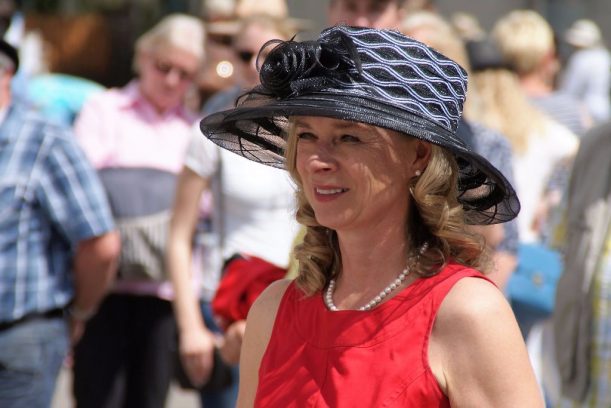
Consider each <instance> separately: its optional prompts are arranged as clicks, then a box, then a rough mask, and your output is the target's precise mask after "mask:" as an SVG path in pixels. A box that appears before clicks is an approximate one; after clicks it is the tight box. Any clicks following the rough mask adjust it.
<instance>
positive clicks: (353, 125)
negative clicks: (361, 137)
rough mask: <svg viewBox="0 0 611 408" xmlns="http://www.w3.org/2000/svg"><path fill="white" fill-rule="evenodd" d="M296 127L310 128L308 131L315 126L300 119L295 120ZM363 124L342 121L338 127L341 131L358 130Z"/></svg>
mask: <svg viewBox="0 0 611 408" xmlns="http://www.w3.org/2000/svg"><path fill="white" fill-rule="evenodd" d="M294 123H295V126H296V127H303V128H308V129H312V128H313V126H311V125H310V124H309V123H306V122H304V121H301V120H299V119H295V122H294ZM361 125H362V124H361V123H358V122H351V121H342V122H338V123H337V125H336V126H337V127H338V128H340V129H351V128H358V127H361Z"/></svg>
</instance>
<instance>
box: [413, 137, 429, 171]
mask: <svg viewBox="0 0 611 408" xmlns="http://www.w3.org/2000/svg"><path fill="white" fill-rule="evenodd" d="M432 151H433V146H432V145H431V144H430V143H428V142H425V141H423V140H420V139H416V146H415V152H416V155H415V156H414V160H413V163H412V169H413V170H414V171H416V170H420V171H421V172H424V169H425V168H426V166H428V164H429V160H430V159H431V154H432Z"/></svg>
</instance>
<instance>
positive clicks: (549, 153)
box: [513, 120, 579, 242]
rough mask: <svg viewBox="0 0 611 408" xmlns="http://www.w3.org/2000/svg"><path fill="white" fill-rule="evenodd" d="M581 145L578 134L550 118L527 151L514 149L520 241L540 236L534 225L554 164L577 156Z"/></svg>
mask: <svg viewBox="0 0 611 408" xmlns="http://www.w3.org/2000/svg"><path fill="white" fill-rule="evenodd" d="M578 145H579V140H578V138H577V136H575V135H574V134H573V133H571V132H570V131H569V130H568V129H566V128H565V127H564V126H561V125H559V124H557V123H556V122H553V121H551V120H550V121H549V122H548V123H547V125H546V128H545V132H543V133H542V134H534V135H532V136H530V137H529V139H528V148H527V149H526V151H525V152H523V153H518V152H515V151H514V154H513V163H514V165H513V168H514V171H515V183H516V185H515V189H516V192H517V193H518V198H519V199H520V203H521V204H522V209H521V210H520V214H519V215H518V218H517V220H518V230H519V233H520V241H522V242H534V241H536V240H537V239H538V234H537V233H536V232H535V231H534V230H533V229H532V228H531V225H532V223H533V221H534V218H535V213H536V210H537V208H538V206H539V204H540V200H541V197H542V196H543V194H544V193H545V189H546V187H547V183H548V181H549V179H550V177H551V175H552V172H553V171H554V168H555V166H556V165H557V164H558V163H559V162H561V161H562V160H564V159H569V158H570V157H571V156H573V155H575V153H576V152H577V147H578Z"/></svg>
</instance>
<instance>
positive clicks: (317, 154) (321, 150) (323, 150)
mask: <svg viewBox="0 0 611 408" xmlns="http://www.w3.org/2000/svg"><path fill="white" fill-rule="evenodd" d="M309 165H310V170H311V171H313V172H332V171H335V170H336V169H337V160H336V157H335V154H334V152H333V146H330V145H328V144H324V145H323V144H320V145H318V146H317V148H316V149H315V151H313V152H312V155H311V156H310V160H309Z"/></svg>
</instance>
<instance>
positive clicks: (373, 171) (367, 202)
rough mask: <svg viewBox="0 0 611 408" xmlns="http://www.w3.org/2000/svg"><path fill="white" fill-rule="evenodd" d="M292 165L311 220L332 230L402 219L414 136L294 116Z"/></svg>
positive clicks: (415, 161)
mask: <svg viewBox="0 0 611 408" xmlns="http://www.w3.org/2000/svg"><path fill="white" fill-rule="evenodd" d="M294 120H295V134H294V137H296V138H297V146H296V158H295V164H296V170H297V173H298V175H299V178H300V180H301V184H302V188H303V191H304V194H305V196H306V198H307V200H308V202H309V203H310V205H311V206H312V208H313V209H314V212H315V214H316V220H317V221H318V222H319V223H320V224H321V225H323V226H326V227H328V228H331V229H335V230H337V231H341V230H352V229H362V230H364V231H367V230H368V229H369V228H371V227H373V226H376V225H379V224H380V223H382V222H384V223H386V222H390V223H391V224H394V223H404V222H405V220H406V217H407V209H408V203H409V183H410V180H411V178H412V177H413V176H414V173H415V170H418V169H419V168H418V166H419V162H418V158H417V156H418V155H417V153H416V151H417V145H418V144H422V143H423V142H420V141H418V140H416V139H414V138H411V137H406V136H404V135H401V134H399V133H398V132H394V131H391V130H386V129H381V128H378V127H375V126H370V125H365V124H362V123H355V122H348V121H342V120H337V119H330V118H321V117H296V118H294Z"/></svg>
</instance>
